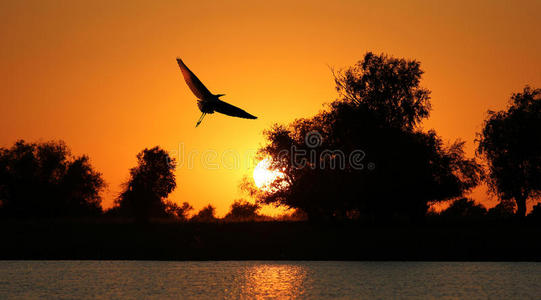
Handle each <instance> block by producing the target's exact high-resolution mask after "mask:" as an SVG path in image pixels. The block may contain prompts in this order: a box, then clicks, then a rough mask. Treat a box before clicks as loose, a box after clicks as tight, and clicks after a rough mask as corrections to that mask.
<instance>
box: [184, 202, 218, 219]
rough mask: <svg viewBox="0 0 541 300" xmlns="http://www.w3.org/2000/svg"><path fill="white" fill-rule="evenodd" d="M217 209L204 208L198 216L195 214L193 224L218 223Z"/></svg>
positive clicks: (208, 206) (211, 207)
mask: <svg viewBox="0 0 541 300" xmlns="http://www.w3.org/2000/svg"><path fill="white" fill-rule="evenodd" d="M217 220H218V218H216V208H215V207H214V206H212V205H210V204H209V205H207V206H205V207H203V208H202V209H201V210H200V211H199V212H198V213H197V214H195V215H194V216H193V217H192V218H191V219H190V221H192V222H216V221H217Z"/></svg>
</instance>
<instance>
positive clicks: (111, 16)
mask: <svg viewBox="0 0 541 300" xmlns="http://www.w3.org/2000/svg"><path fill="white" fill-rule="evenodd" d="M540 13H541V1H500V0H486V1H447V2H446V3H445V4H444V3H443V1H402V0H396V1H352V0H350V1H317V0H310V1H240V0H239V1H138V0H132V1H109V0H108V1H97V0H92V1H44V0H36V1H18V0H15V1H6V0H3V1H1V2H0V18H1V20H2V26H1V27H0V45H1V47H0V78H1V80H0V112H1V116H0V128H1V130H0V147H9V146H11V145H12V144H13V142H15V140H17V139H25V140H27V141H31V142H32V141H46V140H51V139H55V140H57V139H62V140H64V141H65V142H66V143H67V144H68V146H69V147H70V148H71V149H72V151H73V153H74V154H76V155H81V154H88V155H89V156H90V158H91V162H92V164H93V165H94V166H95V168H96V169H97V170H98V171H99V172H101V173H103V177H104V179H105V180H106V182H107V184H108V188H107V191H106V192H105V194H104V203H103V204H104V207H105V208H108V207H110V206H111V205H112V203H113V199H114V197H115V196H116V195H117V194H118V193H119V191H120V184H121V183H122V182H123V181H125V180H126V179H127V178H128V171H129V168H131V167H134V166H135V164H136V158H135V156H136V154H137V153H138V152H140V151H141V150H143V149H144V148H146V147H148V148H150V147H153V146H156V145H159V146H160V147H162V148H164V149H166V150H168V151H169V152H170V153H171V154H172V156H173V157H175V158H176V159H177V160H178V161H179V163H180V165H179V166H178V169H177V171H176V176H177V189H176V190H175V191H174V192H173V193H172V194H171V196H170V199H171V200H173V201H176V202H184V201H187V202H190V203H191V204H192V205H193V206H194V207H195V208H196V209H200V208H201V207H203V206H204V205H206V204H208V203H211V204H213V205H215V206H216V207H217V211H218V215H223V214H225V213H226V212H227V210H228V208H229V205H230V204H231V203H232V202H233V200H235V199H238V198H240V197H242V194H241V193H240V191H239V188H238V185H239V182H240V180H241V178H242V177H243V176H245V175H248V176H251V173H252V170H253V162H252V161H251V160H249V159H248V157H250V156H253V153H255V151H256V150H257V149H258V148H259V147H260V146H261V145H262V144H263V143H264V140H263V136H262V131H263V130H264V129H266V128H269V127H270V126H271V125H272V124H273V123H288V122H290V121H293V120H294V119H295V118H299V117H308V116H311V115H313V114H315V113H317V112H318V111H319V110H320V109H322V107H323V106H322V105H323V104H324V103H328V102H330V101H332V100H333V99H335V98H336V96H337V95H336V92H335V89H334V82H333V78H332V74H331V71H330V69H329V66H331V67H335V68H342V67H347V66H351V65H353V64H354V63H355V62H357V61H358V60H360V59H361V58H362V56H363V54H364V53H365V52H366V51H373V52H376V53H381V52H384V53H387V54H389V55H393V56H396V57H405V58H414V59H417V60H419V61H420V62H421V66H422V68H423V70H424V71H425V75H424V80H423V81H422V85H423V86H425V87H427V88H428V89H430V90H431V91H432V105H433V111H432V113H431V117H430V119H429V120H427V121H425V122H424V125H423V127H424V128H426V129H430V128H434V129H436V131H437V132H438V133H439V134H440V135H441V136H442V137H443V138H444V139H445V140H454V139H456V138H461V139H463V140H465V141H466V149H467V152H468V154H469V155H473V154H474V146H475V144H474V139H475V133H476V132H479V131H480V129H481V125H482V121H483V119H484V118H485V116H486V111H487V110H489V109H492V110H498V109H503V108H504V107H505V105H506V103H507V101H508V99H509V96H510V95H511V93H512V92H518V91H520V90H522V88H523V87H524V85H526V84H530V85H531V86H533V87H541V55H540V53H541V38H540V37H541V24H540V22H539V15H540ZM176 57H181V58H182V59H183V60H184V62H185V63H186V65H188V67H190V68H191V69H192V71H194V72H195V74H196V75H197V76H199V78H200V79H201V80H202V81H203V83H205V85H206V86H207V87H208V88H209V89H210V91H211V92H213V93H223V94H226V96H225V97H223V98H222V99H223V100H224V101H227V102H229V103H232V104H234V105H237V106H239V107H241V108H243V109H245V110H246V111H248V112H249V113H251V114H254V115H256V116H258V117H259V119H257V120H243V119H237V118H231V117H227V116H223V115H219V114H214V115H209V116H207V117H206V118H205V120H204V121H203V123H202V125H201V126H199V127H198V128H195V123H196V121H197V119H198V118H199V116H200V112H199V110H198V108H197V105H196V101H195V96H193V94H192V93H191V92H190V90H189V89H188V87H187V86H186V84H185V82H184V80H183V78H182V75H181V73H180V71H179V68H178V66H177V64H176V61H175V58H176ZM209 153H210V154H209ZM212 153H215V154H216V155H217V157H215V158H214V157H213V155H214V154H212ZM182 154H183V155H182ZM235 155H237V156H238V157H239V158H240V162H239V164H240V165H239V166H231V163H232V158H233V157H234V156H235ZM222 156H224V157H225V158H226V160H225V161H224V162H222V160H221V159H220V158H221V157H222ZM190 157H191V158H192V160H193V165H190V164H189V161H190ZM202 158H203V159H208V160H209V163H206V164H205V163H203V162H202ZM473 197H474V199H476V200H478V201H483V202H485V204H486V205H488V206H492V205H494V204H495V202H494V200H487V199H486V196H485V193H484V192H483V191H482V190H479V191H477V192H476V193H474V195H473Z"/></svg>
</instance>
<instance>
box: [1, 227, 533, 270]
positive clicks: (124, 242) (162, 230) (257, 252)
mask: <svg viewBox="0 0 541 300" xmlns="http://www.w3.org/2000/svg"><path fill="white" fill-rule="evenodd" d="M0 226H1V228H2V243H1V246H0V259H36V260H38V259H39V260H43V259H45V260H47V259H60V260H63V259H70V260H412V261H541V239H539V236H541V226H539V225H527V224H516V223H508V224H475V223H472V224H467V223H461V224H430V225H423V226H403V225H402V226H401V225H389V226H369V225H366V224H358V223H347V224H334V225H329V224H324V225H323V224H313V223H308V222H244V223H173V222H162V223H151V224H146V225H141V224H132V223H128V222H120V221H110V220H105V221H104V220H101V221H77V222H75V221H50V220H49V221H43V220H42V221H2V222H0Z"/></svg>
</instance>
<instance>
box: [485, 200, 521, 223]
mask: <svg viewBox="0 0 541 300" xmlns="http://www.w3.org/2000/svg"><path fill="white" fill-rule="evenodd" d="M516 207H517V206H516V204H515V202H514V201H512V200H502V201H500V203H498V204H497V205H496V206H494V207H492V208H491V209H489V210H488V213H487V215H488V216H489V217H491V218H493V219H508V218H510V217H512V216H513V215H514V214H515V210H516Z"/></svg>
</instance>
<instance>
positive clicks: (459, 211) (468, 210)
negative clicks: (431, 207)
mask: <svg viewBox="0 0 541 300" xmlns="http://www.w3.org/2000/svg"><path fill="white" fill-rule="evenodd" d="M486 213H487V209H486V208H485V207H484V206H483V205H482V204H477V203H475V201H473V200H471V199H468V198H460V199H458V200H455V201H453V203H451V205H450V206H449V207H448V208H447V209H445V210H444V211H442V212H441V213H440V215H441V216H444V217H451V218H479V217H483V216H484V215H485V214H486Z"/></svg>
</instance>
